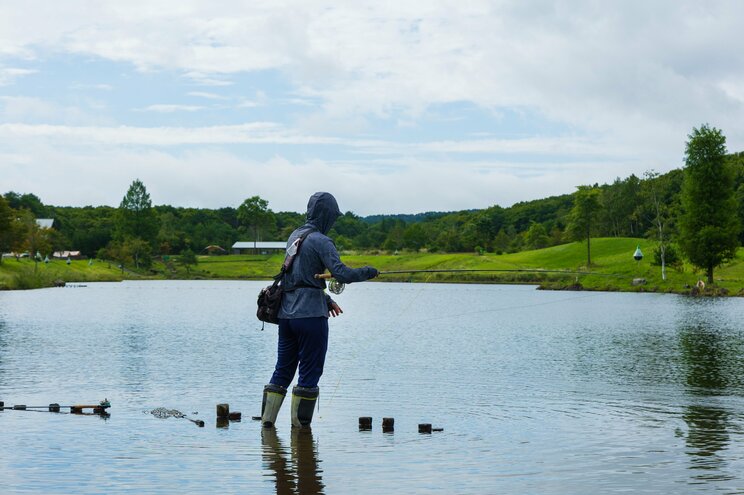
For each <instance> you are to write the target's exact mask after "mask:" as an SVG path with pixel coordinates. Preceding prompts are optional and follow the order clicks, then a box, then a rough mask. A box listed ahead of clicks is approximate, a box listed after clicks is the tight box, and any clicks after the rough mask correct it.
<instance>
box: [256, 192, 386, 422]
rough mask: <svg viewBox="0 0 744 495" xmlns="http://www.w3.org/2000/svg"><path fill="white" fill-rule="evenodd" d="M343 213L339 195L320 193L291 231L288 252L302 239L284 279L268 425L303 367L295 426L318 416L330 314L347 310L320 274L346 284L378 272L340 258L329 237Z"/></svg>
mask: <svg viewBox="0 0 744 495" xmlns="http://www.w3.org/2000/svg"><path fill="white" fill-rule="evenodd" d="M341 215H342V213H341V210H339V208H338V203H337V202H336V198H334V197H333V195H331V194H330V193H327V192H318V193H315V194H313V195H312V196H311V197H310V200H309V201H308V203H307V221H306V223H305V224H304V225H303V226H301V227H300V228H298V229H297V230H295V231H294V232H292V234H291V235H290V236H289V239H288V240H287V250H288V251H289V250H290V247H291V246H293V244H294V243H295V241H297V240H298V239H301V238H302V237H303V236H304V239H303V240H302V242H301V244H300V247H299V251H297V254H296V256H295V259H294V261H293V264H292V267H291V268H290V270H289V271H288V272H286V273H284V276H283V278H282V281H281V283H282V287H283V296H282V306H281V310H280V311H279V315H278V316H279V345H278V351H277V360H276V366H275V368H274V374H273V375H272V377H271V380H270V381H269V384H268V385H266V386H265V387H264V391H263V401H262V405H261V421H262V423H263V425H264V426H265V427H271V426H273V425H274V423H275V422H276V417H277V415H278V414H279V409H280V408H281V406H282V403H283V402H284V398H285V396H286V395H287V387H289V385H290V383H292V379H293V378H294V375H295V372H296V371H297V368H298V366H299V377H298V379H297V385H296V386H295V387H294V388H293V389H292V404H291V407H292V426H297V427H303V426H304V427H307V426H309V425H310V422H311V421H312V419H313V412H314V411H315V403H316V402H317V399H318V394H319V392H320V389H319V388H318V382H319V381H320V377H321V375H322V374H323V364H324V363H325V356H326V351H327V350H328V317H329V316H333V317H336V316H338V315H340V314H341V313H343V311H342V310H341V308H340V307H339V306H338V304H336V302H335V301H334V300H333V299H331V297H330V296H329V295H328V294H327V293H326V292H325V287H326V283H325V280H319V279H316V278H315V275H316V274H317V273H323V272H324V271H325V270H326V269H328V271H330V272H331V275H333V277H334V278H335V279H336V280H338V281H339V282H341V283H346V284H348V283H352V282H362V281H364V280H369V279H371V278H374V277H376V276H377V275H378V271H377V270H376V269H375V268H373V267H371V266H365V267H362V268H349V267H348V266H346V265H344V264H343V263H342V262H341V259H340V258H339V255H338V251H337V250H336V245H335V244H334V243H333V241H332V240H331V239H330V238H329V237H328V236H327V235H326V234H328V231H330V230H331V227H333V224H334V223H335V221H336V219H337V218H338V217H340V216H341Z"/></svg>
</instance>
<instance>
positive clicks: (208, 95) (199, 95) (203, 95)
mask: <svg viewBox="0 0 744 495" xmlns="http://www.w3.org/2000/svg"><path fill="white" fill-rule="evenodd" d="M187 94H188V95H189V96H195V97H197V98H206V99H208V100H227V99H228V98H227V97H226V96H222V95H218V94H217V93H208V92H206V91H189V92H188V93H187Z"/></svg>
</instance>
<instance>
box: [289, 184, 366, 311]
mask: <svg viewBox="0 0 744 495" xmlns="http://www.w3.org/2000/svg"><path fill="white" fill-rule="evenodd" d="M341 215H342V213H341V210H339V208H338V203H337V202H336V198H334V197H333V195H331V194H330V193H327V192H319V193H315V194H313V195H312V196H311V197H310V200H309V201H308V203H307V221H306V223H305V225H303V226H302V227H300V228H298V229H297V230H295V231H294V232H292V234H291V235H290V236H289V239H288V240H287V248H289V246H291V245H292V243H293V242H294V241H295V240H296V239H297V238H298V237H300V236H301V235H303V234H305V233H307V232H309V234H307V236H306V237H305V240H304V241H302V245H301V246H300V250H299V253H298V254H297V256H296V257H295V259H294V262H293V264H292V267H291V268H290V269H289V271H288V272H287V273H285V274H284V277H283V279H282V287H283V290H284V295H283V297H282V307H281V310H280V311H279V318H285V319H296V318H312V317H318V316H323V317H325V318H328V310H329V306H330V303H331V302H332V299H331V298H330V296H329V295H328V294H326V293H325V290H324V289H325V287H326V283H325V280H319V279H316V278H315V274H317V273H323V272H325V270H326V269H327V270H328V271H330V272H331V275H333V277H334V278H335V279H336V280H338V281H339V282H341V283H344V284H349V283H352V282H361V281H364V280H368V279H370V278H372V277H374V276H375V275H376V274H377V271H376V270H375V269H374V268H372V267H369V266H365V267H362V268H349V267H348V266H346V265H344V264H343V263H342V262H341V258H340V257H339V255H338V251H337V250H336V245H335V244H334V243H333V241H332V240H331V239H330V238H329V237H328V236H327V235H326V234H328V232H329V231H330V230H331V227H333V224H334V223H335V222H336V219H337V218H338V217H340V216H341Z"/></svg>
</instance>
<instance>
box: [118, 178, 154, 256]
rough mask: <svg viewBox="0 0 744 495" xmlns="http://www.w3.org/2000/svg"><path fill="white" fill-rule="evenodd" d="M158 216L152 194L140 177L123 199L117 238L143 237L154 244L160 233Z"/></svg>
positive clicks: (119, 211) (120, 206)
mask: <svg viewBox="0 0 744 495" xmlns="http://www.w3.org/2000/svg"><path fill="white" fill-rule="evenodd" d="M158 228H159V225H158V218H157V216H156V215H155V211H154V210H153V209H152V201H150V194H149V193H148V192H147V189H146V188H145V185H144V184H143V183H142V181H140V180H139V179H135V180H134V182H132V185H131V186H129V190H127V194H126V195H125V196H124V199H122V200H121V204H120V205H119V210H118V212H117V218H116V238H117V239H119V240H127V239H132V238H134V239H142V240H143V241H145V242H147V243H148V244H150V245H152V244H153V243H154V242H155V238H156V236H157V234H158Z"/></svg>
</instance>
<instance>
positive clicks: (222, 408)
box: [217, 404, 230, 419]
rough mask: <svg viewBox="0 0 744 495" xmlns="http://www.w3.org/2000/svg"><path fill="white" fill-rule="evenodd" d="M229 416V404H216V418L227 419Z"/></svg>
mask: <svg viewBox="0 0 744 495" xmlns="http://www.w3.org/2000/svg"><path fill="white" fill-rule="evenodd" d="M229 416H230V404H217V417H218V418H224V419H227V418H228V417H229Z"/></svg>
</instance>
